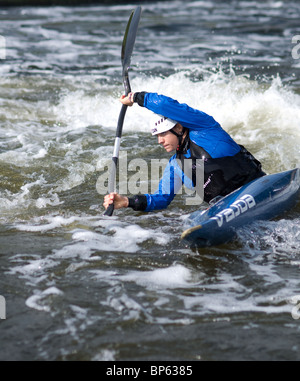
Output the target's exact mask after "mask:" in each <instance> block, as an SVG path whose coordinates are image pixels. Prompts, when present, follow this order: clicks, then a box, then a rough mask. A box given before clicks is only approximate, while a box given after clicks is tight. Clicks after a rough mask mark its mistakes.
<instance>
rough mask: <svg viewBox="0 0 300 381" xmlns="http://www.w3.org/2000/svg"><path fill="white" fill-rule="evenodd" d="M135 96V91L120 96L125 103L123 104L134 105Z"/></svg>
mask: <svg viewBox="0 0 300 381" xmlns="http://www.w3.org/2000/svg"><path fill="white" fill-rule="evenodd" d="M133 96H134V93H129V94H128V95H127V96H126V95H122V96H121V98H120V102H121V103H123V105H125V106H130V107H131V106H132V105H133V103H134V102H133Z"/></svg>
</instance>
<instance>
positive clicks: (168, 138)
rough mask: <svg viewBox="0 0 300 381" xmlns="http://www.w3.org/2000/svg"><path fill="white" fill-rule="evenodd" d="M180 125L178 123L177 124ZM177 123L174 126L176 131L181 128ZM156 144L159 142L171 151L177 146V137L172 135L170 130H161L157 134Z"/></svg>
mask: <svg viewBox="0 0 300 381" xmlns="http://www.w3.org/2000/svg"><path fill="white" fill-rule="evenodd" d="M179 126H180V125H179ZM179 126H178V125H176V126H175V127H174V129H175V131H176V132H180V131H179V130H182V128H180V127H181V126H180V127H179ZM157 139H158V144H161V145H162V146H163V147H164V149H165V150H166V151H167V152H172V151H175V150H176V149H177V146H178V143H179V141H178V137H177V136H176V135H174V134H173V133H172V132H171V131H166V132H162V133H161V134H158V135H157Z"/></svg>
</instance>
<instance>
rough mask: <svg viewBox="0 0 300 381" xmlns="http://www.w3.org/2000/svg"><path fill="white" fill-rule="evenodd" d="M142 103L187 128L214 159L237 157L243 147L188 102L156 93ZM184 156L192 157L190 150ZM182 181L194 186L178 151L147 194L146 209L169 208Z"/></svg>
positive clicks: (187, 185) (148, 94) (145, 96)
mask: <svg viewBox="0 0 300 381" xmlns="http://www.w3.org/2000/svg"><path fill="white" fill-rule="evenodd" d="M143 106H144V107H146V108H147V109H148V110H151V111H153V112H154V113H156V114H161V115H163V116H166V117H167V118H171V119H173V120H175V121H177V122H178V123H180V124H181V125H182V126H183V127H186V128H188V129H189V137H190V139H191V140H192V141H193V142H194V143H195V144H197V145H198V146H200V147H202V148H204V149H205V151H206V152H207V153H209V155H210V156H211V157H212V158H221V157H225V156H234V155H235V154H237V153H238V152H239V151H240V150H241V147H240V146H239V145H238V144H237V143H236V142H235V141H234V140H233V139H232V138H231V137H230V136H229V134H228V133H227V132H226V131H224V130H223V129H222V127H221V126H220V125H219V123H218V122H216V121H215V120H214V118H213V117H212V116H210V115H207V114H206V113H204V112H202V111H199V110H196V109H194V108H192V107H190V106H188V105H187V104H185V103H179V102H178V101H176V100H174V99H172V98H169V97H166V96H164V95H158V94H157V93H145V95H144V105H143ZM184 156H185V157H186V158H190V157H191V153H190V150H188V151H187V153H186V154H185V155H184ZM182 184H184V185H185V186H186V187H187V188H189V189H191V188H193V183H192V180H191V179H190V178H189V177H187V176H186V175H185V174H184V173H183V171H182V169H181V167H180V165H179V164H178V162H177V160H176V154H175V155H174V156H172V157H171V159H170V160H169V163H168V165H167V167H166V168H165V171H164V174H163V177H162V179H161V181H160V183H159V187H158V189H157V191H156V192H155V193H153V194H146V195H145V196H146V198H147V208H146V209H145V211H151V210H155V209H164V208H166V207H167V206H168V205H169V204H170V202H171V201H172V200H173V198H174V196H175V195H176V193H178V191H179V190H180V188H181V186H182Z"/></svg>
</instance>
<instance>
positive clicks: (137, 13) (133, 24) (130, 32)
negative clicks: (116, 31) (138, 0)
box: [121, 6, 142, 70]
mask: <svg viewBox="0 0 300 381" xmlns="http://www.w3.org/2000/svg"><path fill="white" fill-rule="evenodd" d="M141 11H142V8H141V7H140V6H138V7H136V9H135V10H134V11H133V12H132V13H131V15H130V17H129V20H128V23H127V27H126V31H125V34H124V38H123V43H122V49H121V61H122V65H123V70H124V69H125V68H127V69H128V67H129V65H130V60H131V55H132V52H133V47H134V43H135V38H136V33H137V29H138V25H139V22H140V18H141Z"/></svg>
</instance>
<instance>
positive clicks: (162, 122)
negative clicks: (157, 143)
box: [150, 114, 177, 135]
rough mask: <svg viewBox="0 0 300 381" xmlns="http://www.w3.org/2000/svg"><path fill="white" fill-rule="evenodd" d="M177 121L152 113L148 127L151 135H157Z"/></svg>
mask: <svg viewBox="0 0 300 381" xmlns="http://www.w3.org/2000/svg"><path fill="white" fill-rule="evenodd" d="M176 124H177V122H176V121H175V120H173V119H170V118H166V117H165V116H162V115H159V114H153V116H152V120H151V124H150V128H151V133H152V135H158V134H161V133H162V132H166V131H169V130H171V129H172V128H173V127H175V126H176Z"/></svg>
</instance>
